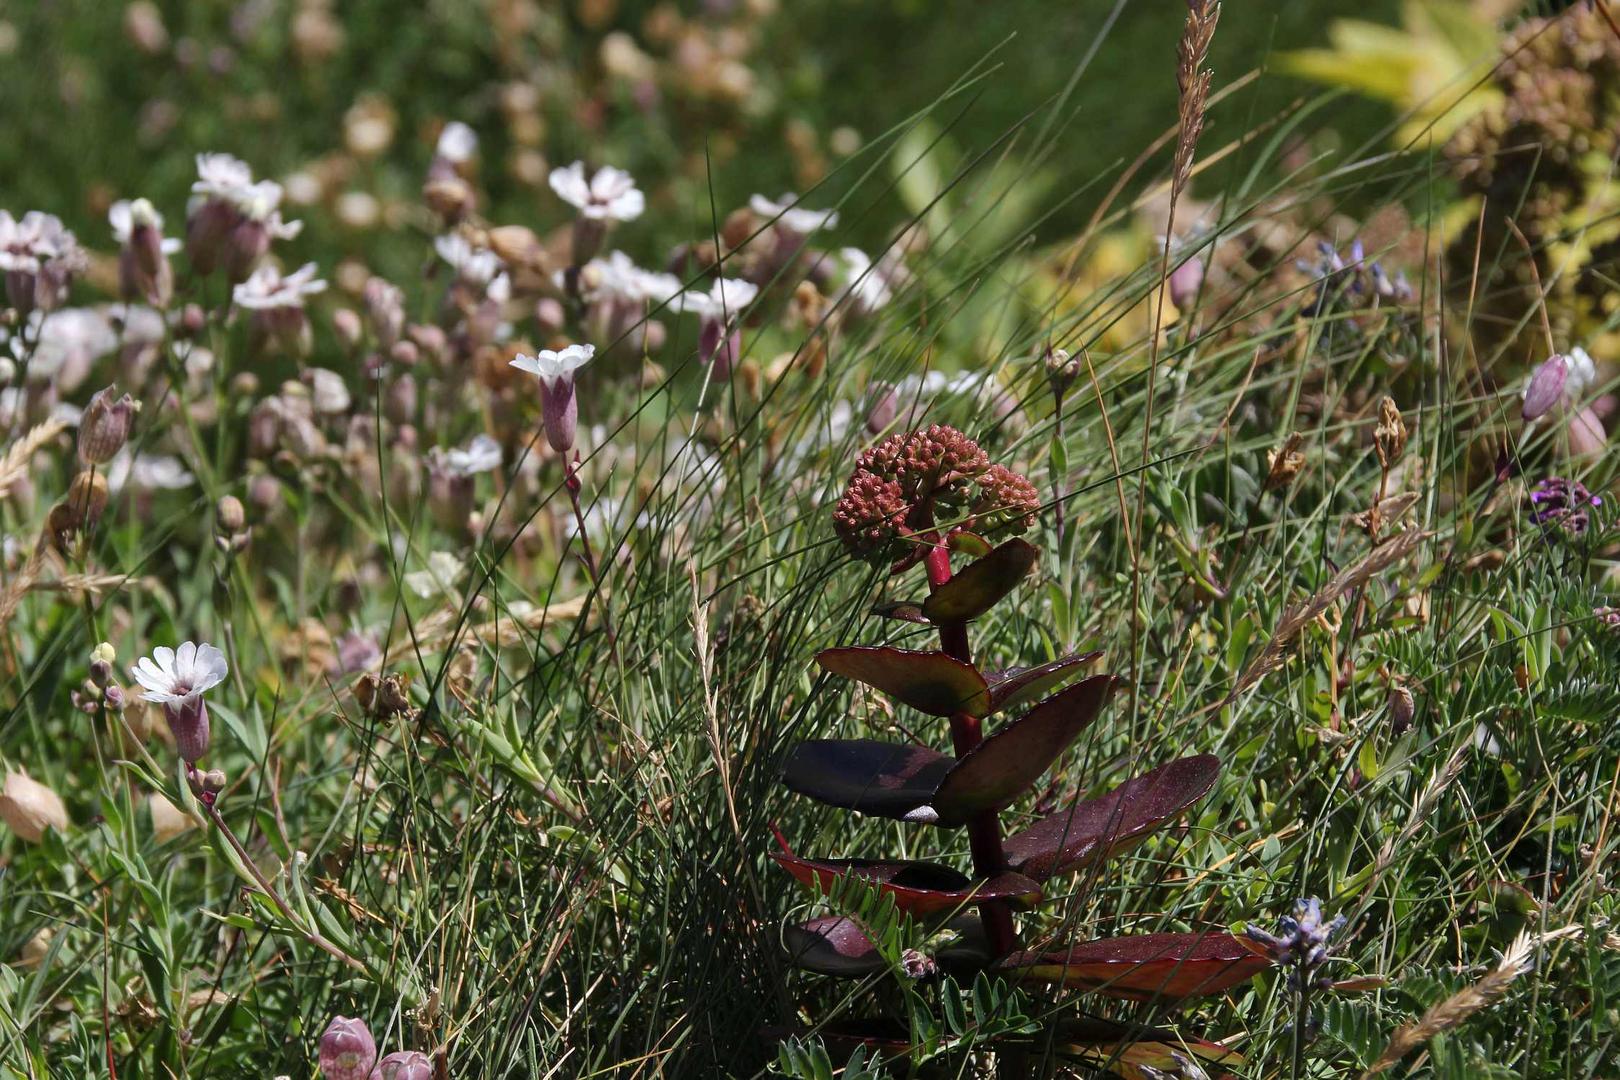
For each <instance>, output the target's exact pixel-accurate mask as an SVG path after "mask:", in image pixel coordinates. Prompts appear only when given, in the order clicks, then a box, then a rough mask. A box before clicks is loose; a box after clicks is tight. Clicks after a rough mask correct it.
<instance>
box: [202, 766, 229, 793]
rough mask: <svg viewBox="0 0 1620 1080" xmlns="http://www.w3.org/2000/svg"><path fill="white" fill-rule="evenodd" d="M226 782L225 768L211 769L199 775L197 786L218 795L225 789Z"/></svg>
mask: <svg viewBox="0 0 1620 1080" xmlns="http://www.w3.org/2000/svg"><path fill="white" fill-rule="evenodd" d="M226 783H227V778H226V776H225V770H224V769H209V770H208V771H207V772H204V773H199V774H198V776H197V786H198V787H199V788H201V789H202V790H203V791H205V792H207V793H208V794H210V795H218V794H219V793H220V792H222V791H224V790H225V784H226Z"/></svg>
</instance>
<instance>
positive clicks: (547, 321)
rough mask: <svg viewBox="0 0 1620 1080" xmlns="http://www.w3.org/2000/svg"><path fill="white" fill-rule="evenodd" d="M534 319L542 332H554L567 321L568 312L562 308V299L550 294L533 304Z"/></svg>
mask: <svg viewBox="0 0 1620 1080" xmlns="http://www.w3.org/2000/svg"><path fill="white" fill-rule="evenodd" d="M534 321H535V322H536V323H538V324H539V326H540V329H541V331H542V332H543V333H547V334H555V333H557V332H558V331H559V330H561V329H562V328H563V326H564V324H566V323H567V321H568V312H567V311H566V310H564V308H563V306H562V301H560V300H557V299H555V298H553V297H550V296H546V297H542V298H541V299H540V300H539V301H538V302H537V303H536V304H535V305H534Z"/></svg>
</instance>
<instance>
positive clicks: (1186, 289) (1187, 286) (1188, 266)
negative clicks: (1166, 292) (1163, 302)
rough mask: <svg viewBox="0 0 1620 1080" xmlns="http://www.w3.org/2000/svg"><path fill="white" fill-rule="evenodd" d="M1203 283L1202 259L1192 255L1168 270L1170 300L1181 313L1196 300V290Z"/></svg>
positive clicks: (1191, 306)
mask: <svg viewBox="0 0 1620 1080" xmlns="http://www.w3.org/2000/svg"><path fill="white" fill-rule="evenodd" d="M1203 285H1204V260H1203V257H1202V256H1199V255H1194V256H1193V257H1192V258H1190V259H1188V260H1187V261H1186V262H1183V263H1182V264H1181V265H1180V266H1178V267H1176V268H1175V269H1174V270H1172V271H1170V302H1171V303H1172V304H1174V305H1176V310H1177V311H1179V312H1182V313H1183V314H1185V313H1187V312H1188V311H1191V310H1192V308H1193V305H1194V304H1196V303H1197V302H1198V291H1199V290H1200V289H1201V288H1203Z"/></svg>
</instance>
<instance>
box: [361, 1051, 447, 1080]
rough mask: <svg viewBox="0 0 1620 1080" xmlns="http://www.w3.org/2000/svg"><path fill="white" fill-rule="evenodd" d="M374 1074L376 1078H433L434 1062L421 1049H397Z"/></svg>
mask: <svg viewBox="0 0 1620 1080" xmlns="http://www.w3.org/2000/svg"><path fill="white" fill-rule="evenodd" d="M372 1075H373V1078H374V1080H433V1062H432V1060H431V1059H429V1058H428V1056H427V1055H426V1054H424V1053H422V1052H421V1051H420V1050H395V1051H394V1052H393V1053H392V1054H389V1055H388V1056H387V1057H385V1058H383V1059H382V1060H381V1061H379V1062H378V1063H377V1071H376V1072H375V1073H373V1074H372Z"/></svg>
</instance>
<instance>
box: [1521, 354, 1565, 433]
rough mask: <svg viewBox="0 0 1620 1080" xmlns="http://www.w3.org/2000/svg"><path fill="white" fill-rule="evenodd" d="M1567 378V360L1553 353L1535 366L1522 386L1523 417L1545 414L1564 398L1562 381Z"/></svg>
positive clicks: (1531, 418) (1528, 417)
mask: <svg viewBox="0 0 1620 1080" xmlns="http://www.w3.org/2000/svg"><path fill="white" fill-rule="evenodd" d="M1568 379H1569V362H1568V361H1567V360H1565V359H1564V357H1563V356H1561V355H1559V354H1558V353H1554V354H1553V355H1551V356H1549V357H1548V358H1547V359H1546V360H1544V361H1542V362H1541V363H1540V364H1538V365H1537V366H1536V370H1535V371H1533V372H1531V374H1530V383H1529V385H1528V386H1526V387H1525V388H1524V418H1525V419H1526V420H1536V419H1539V418H1540V417H1542V416H1545V415H1546V414H1547V413H1548V412H1549V411H1551V410H1552V408H1553V407H1554V406H1556V405H1557V404H1558V403H1559V402H1560V401H1562V400H1563V399H1564V383H1565V382H1566V381H1567V380H1568Z"/></svg>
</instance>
